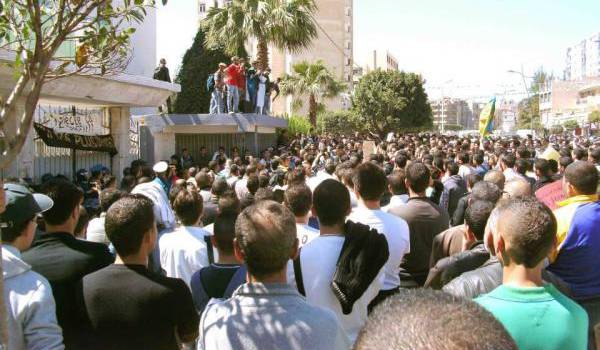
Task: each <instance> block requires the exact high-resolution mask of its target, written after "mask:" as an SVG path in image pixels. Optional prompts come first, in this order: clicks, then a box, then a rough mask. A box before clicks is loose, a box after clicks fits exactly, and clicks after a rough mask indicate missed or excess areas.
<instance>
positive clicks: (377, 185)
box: [352, 162, 387, 201]
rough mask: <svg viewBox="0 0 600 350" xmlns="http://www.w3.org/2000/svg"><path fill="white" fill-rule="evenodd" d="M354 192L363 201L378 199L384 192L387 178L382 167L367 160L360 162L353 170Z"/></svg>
mask: <svg viewBox="0 0 600 350" xmlns="http://www.w3.org/2000/svg"><path fill="white" fill-rule="evenodd" d="M352 182H353V183H354V193H356V195H357V197H358V198H360V199H362V200H365V201H379V200H380V199H381V197H382V196H383V193H384V192H385V187H386V185H387V178H386V177H385V173H384V172H383V169H381V168H380V167H378V166H377V165H375V164H373V163H371V162H368V163H362V164H361V165H359V166H358V167H357V168H356V169H355V170H354V177H353V179H352Z"/></svg>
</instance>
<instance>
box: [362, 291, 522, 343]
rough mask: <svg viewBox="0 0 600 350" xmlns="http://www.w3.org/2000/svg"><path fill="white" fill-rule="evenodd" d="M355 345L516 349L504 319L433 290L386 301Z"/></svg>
mask: <svg viewBox="0 0 600 350" xmlns="http://www.w3.org/2000/svg"><path fill="white" fill-rule="evenodd" d="M354 349H355V350H381V349H388V350H428V349H494V350H516V349H517V346H516V345H515V343H514V341H513V340H512V339H511V337H510V335H509V334H508V333H507V332H506V330H505V329H504V327H503V326H502V324H500V322H498V321H497V320H496V319H494V317H493V316H492V315H491V314H490V313H489V312H487V311H485V310H484V309H483V308H482V307H480V306H478V305H477V304H476V303H474V302H472V301H469V300H466V299H463V298H456V297H453V296H451V295H448V294H445V293H441V292H437V291H432V290H429V289H416V290H407V291H403V292H402V293H400V294H399V295H396V296H393V297H391V298H389V299H388V300H386V301H384V302H383V303H382V304H381V305H380V306H379V307H377V308H375V311H373V313H372V314H371V316H370V317H369V320H368V321H367V324H366V326H365V327H364V328H363V329H362V331H361V332H360V335H359V337H358V340H357V341H356V345H355V347H354Z"/></svg>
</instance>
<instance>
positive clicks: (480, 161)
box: [473, 153, 485, 165]
mask: <svg viewBox="0 0 600 350" xmlns="http://www.w3.org/2000/svg"><path fill="white" fill-rule="evenodd" d="M473 160H474V161H475V163H476V164H477V165H482V164H483V162H484V160H485V158H484V156H483V154H481V153H475V155H474V156H473Z"/></svg>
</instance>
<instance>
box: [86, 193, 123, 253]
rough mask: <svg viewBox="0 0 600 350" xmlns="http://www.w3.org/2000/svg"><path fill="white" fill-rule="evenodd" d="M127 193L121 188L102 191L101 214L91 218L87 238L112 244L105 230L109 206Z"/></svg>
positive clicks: (91, 240)
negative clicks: (105, 219)
mask: <svg viewBox="0 0 600 350" xmlns="http://www.w3.org/2000/svg"><path fill="white" fill-rule="evenodd" d="M125 194H126V193H125V192H123V191H120V190H114V189H106V190H103V191H102V192H100V210H101V212H100V216H99V217H97V218H93V219H92V220H90V223H89V224H88V229H87V240H88V241H90V242H97V243H103V244H106V245H109V244H110V241H109V240H108V237H106V231H105V230H104V218H105V217H106V212H107V211H108V208H110V206H111V205H112V204H113V203H114V202H116V201H117V200H119V199H120V198H121V197H123V196H124V195H125Z"/></svg>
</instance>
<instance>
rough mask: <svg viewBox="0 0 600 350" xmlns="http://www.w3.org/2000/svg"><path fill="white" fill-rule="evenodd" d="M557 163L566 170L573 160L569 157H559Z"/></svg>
mask: <svg viewBox="0 0 600 350" xmlns="http://www.w3.org/2000/svg"><path fill="white" fill-rule="evenodd" d="M558 163H559V164H560V166H561V167H563V168H566V167H568V166H569V165H570V164H571V163H573V158H571V157H560V159H559V160H558Z"/></svg>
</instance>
